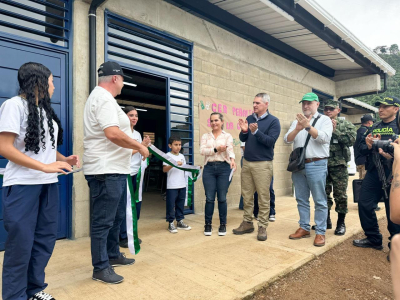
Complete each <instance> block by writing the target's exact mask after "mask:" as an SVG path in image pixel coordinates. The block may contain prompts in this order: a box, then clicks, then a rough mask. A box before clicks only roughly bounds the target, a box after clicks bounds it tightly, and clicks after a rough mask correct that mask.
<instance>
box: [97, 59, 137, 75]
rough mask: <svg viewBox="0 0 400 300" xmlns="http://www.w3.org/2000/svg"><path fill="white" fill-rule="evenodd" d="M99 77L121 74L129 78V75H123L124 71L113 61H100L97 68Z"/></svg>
mask: <svg viewBox="0 0 400 300" xmlns="http://www.w3.org/2000/svg"><path fill="white" fill-rule="evenodd" d="M97 73H98V75H99V77H103V76H111V75H121V76H123V77H124V78H131V77H129V76H126V75H124V71H123V70H122V68H121V66H120V65H119V63H117V62H114V61H107V62H105V63H102V64H101V65H100V67H99V69H98V70H97Z"/></svg>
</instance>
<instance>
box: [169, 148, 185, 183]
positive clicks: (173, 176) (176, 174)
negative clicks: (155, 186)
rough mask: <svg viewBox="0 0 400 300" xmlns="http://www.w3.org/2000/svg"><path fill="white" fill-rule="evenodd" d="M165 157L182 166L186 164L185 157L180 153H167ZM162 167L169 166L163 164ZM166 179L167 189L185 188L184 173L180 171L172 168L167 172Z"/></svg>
mask: <svg viewBox="0 0 400 300" xmlns="http://www.w3.org/2000/svg"><path fill="white" fill-rule="evenodd" d="M167 155H168V156H169V157H171V158H172V159H173V160H175V161H176V162H178V161H181V162H182V164H183V165H184V164H186V160H185V156H183V154H182V153H179V154H178V155H175V154H172V153H171V152H168V153H167ZM163 165H164V166H169V165H168V164H166V163H163ZM167 174H168V178H167V189H168V190H171V189H181V188H184V187H186V177H185V172H184V171H181V170H179V169H177V168H172V169H171V170H169V171H168V173H167Z"/></svg>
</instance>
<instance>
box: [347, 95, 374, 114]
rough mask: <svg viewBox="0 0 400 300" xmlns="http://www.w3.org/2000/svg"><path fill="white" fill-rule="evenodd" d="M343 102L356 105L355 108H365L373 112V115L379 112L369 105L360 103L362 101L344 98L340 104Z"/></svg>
mask: <svg viewBox="0 0 400 300" xmlns="http://www.w3.org/2000/svg"><path fill="white" fill-rule="evenodd" d="M343 100H344V102H348V103H351V104H354V105H357V106H361V107H363V108H366V109H368V110H370V111H373V112H375V113H377V112H378V111H379V109H378V108H377V107H375V106H372V105H369V104H367V103H365V102H362V101H360V100H357V99H354V98H345V99H342V102H343Z"/></svg>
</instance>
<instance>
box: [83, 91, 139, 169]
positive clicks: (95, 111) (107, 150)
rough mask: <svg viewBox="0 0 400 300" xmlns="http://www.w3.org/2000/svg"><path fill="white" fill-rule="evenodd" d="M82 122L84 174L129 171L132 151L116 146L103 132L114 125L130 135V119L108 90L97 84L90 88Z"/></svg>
mask: <svg viewBox="0 0 400 300" xmlns="http://www.w3.org/2000/svg"><path fill="white" fill-rule="evenodd" d="M83 124H84V138H83V147H84V153H83V173H84V174H85V175H96V174H113V173H116V174H129V173H130V165H131V156H132V150H131V149H127V148H122V147H120V146H117V145H116V144H114V143H113V142H111V141H110V140H109V139H108V138H107V137H106V135H105V133H104V129H106V128H108V127H112V126H116V127H118V128H119V129H120V130H121V131H122V132H124V133H125V134H126V135H128V136H129V137H130V136H132V130H131V126H130V121H129V118H128V116H127V115H126V113H124V112H123V110H122V109H121V107H120V106H119V105H118V103H117V101H116V100H115V99H114V97H113V96H112V95H111V94H110V92H108V91H107V90H105V89H104V88H102V87H100V86H96V87H95V88H94V89H93V91H92V92H91V93H90V95H89V98H88V100H87V101H86V104H85V110H84V113H83Z"/></svg>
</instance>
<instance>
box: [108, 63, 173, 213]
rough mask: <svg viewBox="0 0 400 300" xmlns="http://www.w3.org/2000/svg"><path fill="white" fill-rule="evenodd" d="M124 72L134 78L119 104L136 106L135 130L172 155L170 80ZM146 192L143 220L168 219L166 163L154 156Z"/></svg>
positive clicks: (145, 183) (148, 171)
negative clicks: (168, 90) (163, 166)
mask: <svg viewBox="0 0 400 300" xmlns="http://www.w3.org/2000/svg"><path fill="white" fill-rule="evenodd" d="M124 73H125V74H126V75H128V76H129V77H131V78H130V79H126V82H125V84H124V88H123V89H122V92H121V95H119V96H118V97H117V98H116V99H117V101H118V103H119V105H120V106H121V107H123V106H128V105H130V106H133V107H135V108H136V109H137V112H138V118H139V120H138V122H137V124H136V126H135V130H136V131H138V132H139V133H140V135H141V136H142V138H143V137H144V136H145V135H148V136H149V137H150V139H151V142H152V144H153V145H154V146H156V147H157V148H158V149H160V150H162V151H164V152H168V151H169V149H168V141H167V126H166V125H167V79H166V78H163V77H159V76H154V75H151V74H147V73H143V72H138V71H133V70H124ZM142 189H143V196H142V199H143V202H142V208H141V216H140V218H141V219H147V220H151V219H153V220H154V219H162V218H165V200H164V199H165V197H164V195H165V189H166V174H164V173H163V171H162V161H161V160H159V159H157V158H156V157H154V156H150V158H149V166H148V167H147V168H146V171H145V175H144V179H143V187H142Z"/></svg>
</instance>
